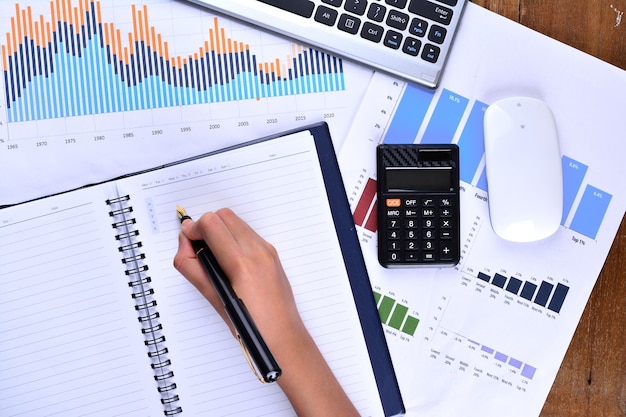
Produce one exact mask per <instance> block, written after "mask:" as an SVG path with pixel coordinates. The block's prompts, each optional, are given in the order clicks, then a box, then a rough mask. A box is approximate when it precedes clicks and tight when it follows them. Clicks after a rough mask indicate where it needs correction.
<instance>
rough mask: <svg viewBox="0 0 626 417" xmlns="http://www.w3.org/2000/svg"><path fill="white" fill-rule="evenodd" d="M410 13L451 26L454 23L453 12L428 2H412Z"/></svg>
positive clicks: (421, 0) (424, 0) (416, 0)
mask: <svg viewBox="0 0 626 417" xmlns="http://www.w3.org/2000/svg"><path fill="white" fill-rule="evenodd" d="M409 11H410V12H411V13H415V14H416V15H419V16H424V17H425V18H427V19H430V20H434V21H435V22H437V23H441V24H444V25H449V24H450V22H451V21H452V14H453V12H452V10H451V9H448V8H447V7H443V6H439V5H438V4H435V3H431V2H430V1H427V0H411V3H410V4H409Z"/></svg>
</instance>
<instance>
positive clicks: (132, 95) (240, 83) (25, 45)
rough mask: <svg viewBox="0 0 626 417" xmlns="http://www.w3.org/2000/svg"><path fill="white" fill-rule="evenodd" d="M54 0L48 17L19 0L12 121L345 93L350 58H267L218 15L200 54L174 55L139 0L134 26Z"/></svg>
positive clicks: (12, 45)
mask: <svg viewBox="0 0 626 417" xmlns="http://www.w3.org/2000/svg"><path fill="white" fill-rule="evenodd" d="M76 3H78V4H77V5H75V6H73V5H72V2H71V1H70V0H54V1H53V2H51V3H50V4H49V10H48V11H47V12H46V13H45V14H40V15H39V16H36V12H35V10H33V7H31V6H26V7H24V6H20V4H15V9H14V16H13V17H11V18H10V22H11V23H10V31H9V32H7V33H6V35H5V36H4V42H3V43H2V45H1V54H2V59H1V62H2V67H3V68H2V70H3V74H2V75H3V79H4V86H5V93H6V106H7V113H8V122H9V123H12V122H24V121H33V120H42V119H49V118H61V117H71V116H82V115H94V114H102V113H109V112H120V111H132V110H143V109H154V108H163V107H170V106H185V105H192V104H205V103H216V102H226V101H237V100H255V99H256V100H258V99H260V98H265V97H280V96H287V95H298V94H308V93H313V92H325V91H339V90H343V89H344V88H345V83H344V78H343V67H342V62H341V60H339V59H337V58H335V57H333V56H331V55H328V54H325V53H322V52H319V51H317V50H314V49H310V48H306V47H302V46H299V45H295V44H294V45H292V48H291V51H290V53H288V54H286V55H285V56H277V57H273V58H271V59H269V58H265V59H261V58H260V57H259V55H258V54H257V52H256V51H255V50H253V48H252V47H251V46H250V44H249V43H247V42H244V41H241V40H237V39H233V38H232V37H229V36H227V35H226V32H225V29H224V27H223V26H221V25H220V20H219V18H218V17H215V18H214V20H213V25H212V27H210V28H209V29H208V30H207V31H206V37H205V40H204V42H203V43H202V44H200V45H196V46H195V47H194V48H192V49H194V52H192V53H187V54H174V53H173V52H172V51H171V50H170V49H171V48H170V47H171V45H170V42H168V41H167V40H166V39H165V38H164V36H163V35H162V34H161V33H159V30H158V29H157V27H156V26H155V25H153V24H152V23H151V20H150V19H149V10H148V6H146V5H143V6H141V7H140V6H136V5H134V4H133V5H132V6H131V7H130V10H128V11H127V12H128V13H130V16H131V20H132V30H130V31H129V32H128V33H125V32H123V31H122V30H121V29H119V28H118V27H117V26H116V25H115V24H114V23H110V22H107V21H106V20H105V19H106V16H105V13H104V12H103V11H102V8H103V6H104V5H105V4H104V3H101V2H100V1H97V0H78V1H75V4H76Z"/></svg>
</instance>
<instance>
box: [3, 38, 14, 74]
mask: <svg viewBox="0 0 626 417" xmlns="http://www.w3.org/2000/svg"><path fill="white" fill-rule="evenodd" d="M11 46H12V45H11V34H10V33H9V32H7V56H9V55H13V50H12V48H11ZM4 69H5V70H6V69H8V67H7V66H6V65H5V66H4Z"/></svg>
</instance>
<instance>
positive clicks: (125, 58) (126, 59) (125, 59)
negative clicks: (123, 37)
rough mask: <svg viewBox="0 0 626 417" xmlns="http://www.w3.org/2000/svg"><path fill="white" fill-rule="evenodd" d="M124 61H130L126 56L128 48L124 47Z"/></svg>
mask: <svg viewBox="0 0 626 417" xmlns="http://www.w3.org/2000/svg"><path fill="white" fill-rule="evenodd" d="M124 62H125V63H126V65H128V63H129V62H130V59H129V58H128V48H124Z"/></svg>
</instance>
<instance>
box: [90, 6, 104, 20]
mask: <svg viewBox="0 0 626 417" xmlns="http://www.w3.org/2000/svg"><path fill="white" fill-rule="evenodd" d="M92 3H93V1H92ZM95 5H96V20H98V23H102V13H101V12H100V2H96V3H95Z"/></svg>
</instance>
